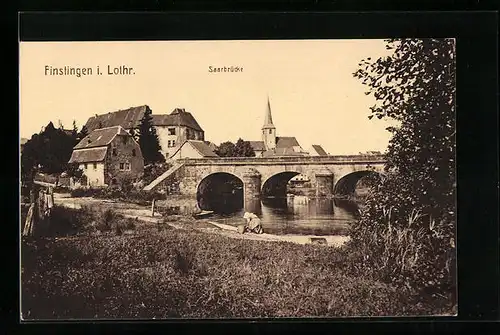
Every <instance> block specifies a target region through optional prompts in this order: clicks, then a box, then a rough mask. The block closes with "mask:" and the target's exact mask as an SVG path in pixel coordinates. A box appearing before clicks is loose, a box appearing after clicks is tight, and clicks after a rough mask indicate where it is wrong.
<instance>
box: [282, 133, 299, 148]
mask: <svg viewBox="0 0 500 335" xmlns="http://www.w3.org/2000/svg"><path fill="white" fill-rule="evenodd" d="M292 147H300V144H299V142H298V141H297V139H296V138H295V137H285V136H279V137H276V148H292Z"/></svg>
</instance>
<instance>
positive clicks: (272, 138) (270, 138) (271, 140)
mask: <svg viewBox="0 0 500 335" xmlns="http://www.w3.org/2000/svg"><path fill="white" fill-rule="evenodd" d="M262 141H264V146H265V147H266V150H270V149H274V148H275V147H276V127H275V126H274V124H273V117H272V115H271V103H270V102H269V96H268V97H267V108H266V115H265V118H264V125H263V126H262Z"/></svg>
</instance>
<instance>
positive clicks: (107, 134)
mask: <svg viewBox="0 0 500 335" xmlns="http://www.w3.org/2000/svg"><path fill="white" fill-rule="evenodd" d="M117 135H125V136H131V135H130V134H129V132H127V131H126V130H125V129H123V128H122V127H121V126H116V127H108V128H101V129H96V130H94V131H92V132H91V133H90V134H88V135H87V136H85V137H84V138H83V139H82V140H81V141H80V142H79V143H78V144H77V145H76V146H75V147H74V148H73V149H74V150H78V149H84V148H95V147H102V146H106V145H108V144H109V143H111V141H112V140H113V139H114V138H115V136H117Z"/></svg>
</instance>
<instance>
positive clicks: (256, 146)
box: [248, 141, 266, 151]
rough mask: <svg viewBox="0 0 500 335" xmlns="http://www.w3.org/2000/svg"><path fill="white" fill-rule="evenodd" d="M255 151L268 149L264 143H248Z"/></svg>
mask: <svg viewBox="0 0 500 335" xmlns="http://www.w3.org/2000/svg"><path fill="white" fill-rule="evenodd" d="M248 142H249V143H250V145H251V146H252V149H253V150H254V151H264V150H266V147H265V145H264V141H248Z"/></svg>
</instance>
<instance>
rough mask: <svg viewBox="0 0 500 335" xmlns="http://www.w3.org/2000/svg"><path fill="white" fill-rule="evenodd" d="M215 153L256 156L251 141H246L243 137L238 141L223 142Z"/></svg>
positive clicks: (224, 155)
mask: <svg viewBox="0 0 500 335" xmlns="http://www.w3.org/2000/svg"><path fill="white" fill-rule="evenodd" d="M215 153H216V154H217V155H219V156H220V157H254V156H255V152H254V151H253V149H252V146H251V145H250V142H248V141H244V140H242V139H241V138H239V139H238V141H236V143H232V142H229V141H227V142H223V143H221V144H220V145H219V146H218V147H217V149H216V150H215Z"/></svg>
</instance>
